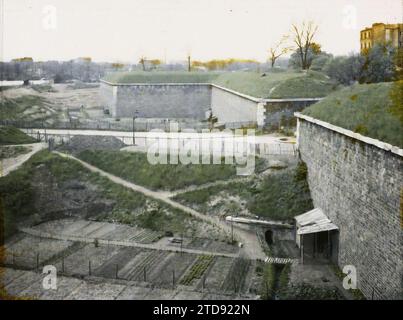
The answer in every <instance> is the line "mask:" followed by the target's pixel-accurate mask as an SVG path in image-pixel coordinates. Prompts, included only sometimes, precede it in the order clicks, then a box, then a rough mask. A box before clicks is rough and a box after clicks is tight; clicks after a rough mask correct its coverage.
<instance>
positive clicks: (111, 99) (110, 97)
mask: <svg viewBox="0 0 403 320" xmlns="http://www.w3.org/2000/svg"><path fill="white" fill-rule="evenodd" d="M117 89H118V87H117V86H111V85H109V84H107V83H104V82H101V83H100V85H99V98H100V101H101V103H102V105H103V107H104V108H105V109H109V112H110V113H111V114H112V113H115V109H116V98H117Z"/></svg>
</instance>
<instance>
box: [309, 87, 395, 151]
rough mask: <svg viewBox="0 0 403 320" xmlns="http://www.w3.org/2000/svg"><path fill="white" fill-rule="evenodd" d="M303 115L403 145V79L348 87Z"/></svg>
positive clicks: (315, 105) (393, 143)
mask: <svg viewBox="0 0 403 320" xmlns="http://www.w3.org/2000/svg"><path fill="white" fill-rule="evenodd" d="M303 114H306V115H308V116H311V117H314V118H316V119H319V120H323V121H326V122H329V123H331V124H334V125H336V126H340V127H342V128H345V129H348V130H351V131H354V132H357V133H360V134H362V135H364V136H368V137H371V138H374V139H378V140H381V141H384V142H387V143H390V144H392V145H395V146H398V147H400V148H403V81H399V82H390V83H377V84H364V85H355V86H352V87H348V88H345V89H343V90H340V91H339V92H335V93H333V94H331V95H329V96H328V97H326V98H325V99H323V100H322V101H320V102H319V103H316V104H314V105H312V106H310V107H308V108H307V109H305V110H304V111H303Z"/></svg>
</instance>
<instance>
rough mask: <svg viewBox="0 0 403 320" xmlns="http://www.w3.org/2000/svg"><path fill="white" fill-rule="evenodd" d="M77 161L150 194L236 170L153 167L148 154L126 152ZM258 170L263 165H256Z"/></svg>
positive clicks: (88, 154)
mask: <svg viewBox="0 0 403 320" xmlns="http://www.w3.org/2000/svg"><path fill="white" fill-rule="evenodd" d="M79 158H80V159H82V160H84V161H86V162H88V163H91V164H92V165H94V166H96V167H98V168H100V169H102V170H105V171H107V172H110V173H112V174H114V175H117V176H119V177H121V178H123V179H126V180H128V181H131V182H133V183H136V184H139V185H142V186H145V187H147V188H150V189H153V190H177V189H182V188H186V187H188V186H191V185H202V184H205V183H209V182H214V181H218V180H227V179H231V178H236V177H237V176H236V166H235V165H226V164H216V165H213V164H211V165H210V164H205V165H202V164H200V165H197V164H189V165H183V164H156V165H152V164H150V163H149V162H148V159H147V154H146V153H141V152H136V153H133V152H126V151H90V150H86V151H83V152H81V153H80V154H79ZM256 165H257V167H258V169H259V168H260V167H261V166H263V163H262V161H260V160H258V163H257V164H256Z"/></svg>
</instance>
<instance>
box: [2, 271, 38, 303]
mask: <svg viewBox="0 0 403 320" xmlns="http://www.w3.org/2000/svg"><path fill="white" fill-rule="evenodd" d="M42 280H43V274H39V273H36V272H24V273H23V274H22V275H21V276H19V277H17V278H16V279H14V280H13V281H12V282H10V283H9V284H8V285H6V286H5V289H6V291H7V293H8V294H9V295H12V296H20V295H21V292H22V291H24V290H25V289H27V288H28V287H30V286H31V285H32V284H33V283H37V282H38V283H42ZM28 298H34V297H28Z"/></svg>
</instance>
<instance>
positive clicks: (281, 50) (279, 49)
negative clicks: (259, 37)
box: [269, 36, 291, 68]
mask: <svg viewBox="0 0 403 320" xmlns="http://www.w3.org/2000/svg"><path fill="white" fill-rule="evenodd" d="M287 40H288V36H283V37H282V38H281V40H280V41H279V42H277V43H276V44H275V45H274V47H271V48H270V49H269V54H270V57H269V60H270V62H271V67H272V68H274V64H275V63H276V61H277V59H278V58H280V57H281V56H282V55H284V54H286V53H287V52H289V51H290V50H291V47H285V46H284V45H285V43H286V42H287Z"/></svg>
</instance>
